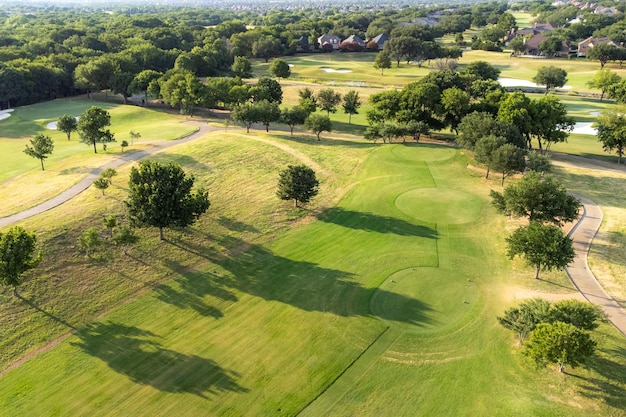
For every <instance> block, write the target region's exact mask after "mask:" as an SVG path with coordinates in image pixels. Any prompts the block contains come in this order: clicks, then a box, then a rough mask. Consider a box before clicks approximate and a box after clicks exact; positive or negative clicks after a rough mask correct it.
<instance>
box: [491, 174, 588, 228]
mask: <svg viewBox="0 0 626 417" xmlns="http://www.w3.org/2000/svg"><path fill="white" fill-rule="evenodd" d="M491 198H492V204H493V205H494V206H495V207H496V209H498V210H499V211H500V212H502V213H503V214H506V215H507V216H511V215H512V216H516V217H526V218H528V219H529V220H530V221H537V222H542V223H553V224H555V225H558V226H561V225H563V224H564V223H567V222H571V221H573V220H575V219H576V218H577V217H578V210H579V209H580V201H578V200H577V199H576V198H575V197H574V196H572V195H570V194H568V193H567V190H565V188H564V187H563V186H562V185H561V183H559V182H558V181H557V180H556V179H554V178H552V177H550V176H542V175H541V174H540V173H538V172H534V171H531V172H529V173H527V174H526V175H524V177H523V178H522V179H521V180H520V181H519V182H516V183H515V184H511V185H509V186H507V187H506V188H505V189H504V192H503V193H500V192H498V191H494V190H492V191H491Z"/></svg>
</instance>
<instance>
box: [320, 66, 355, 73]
mask: <svg viewBox="0 0 626 417" xmlns="http://www.w3.org/2000/svg"><path fill="white" fill-rule="evenodd" d="M320 69H321V70H322V71H324V72H337V73H339V74H347V73H349V72H352V70H349V69H337V70H336V69H332V68H326V67H322V68H320Z"/></svg>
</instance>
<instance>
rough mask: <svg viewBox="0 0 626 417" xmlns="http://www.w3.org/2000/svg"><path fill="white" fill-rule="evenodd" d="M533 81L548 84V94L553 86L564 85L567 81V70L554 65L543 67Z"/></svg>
mask: <svg viewBox="0 0 626 417" xmlns="http://www.w3.org/2000/svg"><path fill="white" fill-rule="evenodd" d="M533 81H534V82H535V83H537V84H539V85H545V86H546V94H548V92H549V91H550V89H551V88H557V87H563V86H564V85H565V83H566V82H567V71H565V70H564V69H561V68H559V67H555V66H554V65H550V66H547V67H541V68H539V70H538V71H537V75H535V77H534V78H533Z"/></svg>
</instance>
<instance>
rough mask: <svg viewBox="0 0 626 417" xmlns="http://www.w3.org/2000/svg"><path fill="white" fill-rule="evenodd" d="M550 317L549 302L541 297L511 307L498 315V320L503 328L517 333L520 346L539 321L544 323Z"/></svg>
mask: <svg viewBox="0 0 626 417" xmlns="http://www.w3.org/2000/svg"><path fill="white" fill-rule="evenodd" d="M549 317H550V303H549V302H548V301H546V300H544V299H542V298H533V299H531V300H528V301H525V302H523V303H522V304H520V305H519V306H516V307H511V308H509V309H508V310H506V311H505V312H504V315H503V316H501V317H498V318H497V319H498V322H499V323H500V324H501V325H502V326H503V327H505V328H507V329H509V330H513V331H514V332H516V333H517V339H518V341H519V344H520V346H521V345H522V343H524V340H525V339H526V338H527V337H528V335H529V334H530V332H532V331H533V330H535V327H537V325H538V324H539V323H544V322H547V321H548V320H549Z"/></svg>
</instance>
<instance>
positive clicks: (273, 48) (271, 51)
mask: <svg viewBox="0 0 626 417" xmlns="http://www.w3.org/2000/svg"><path fill="white" fill-rule="evenodd" d="M281 50H282V45H281V44H280V40H278V39H276V38H274V37H273V36H270V35H265V36H261V37H260V38H258V39H257V40H255V41H254V42H253V43H252V54H253V55H254V56H256V57H258V58H263V59H264V60H265V62H268V61H269V59H270V58H272V57H275V56H279V55H280V53H281Z"/></svg>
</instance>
